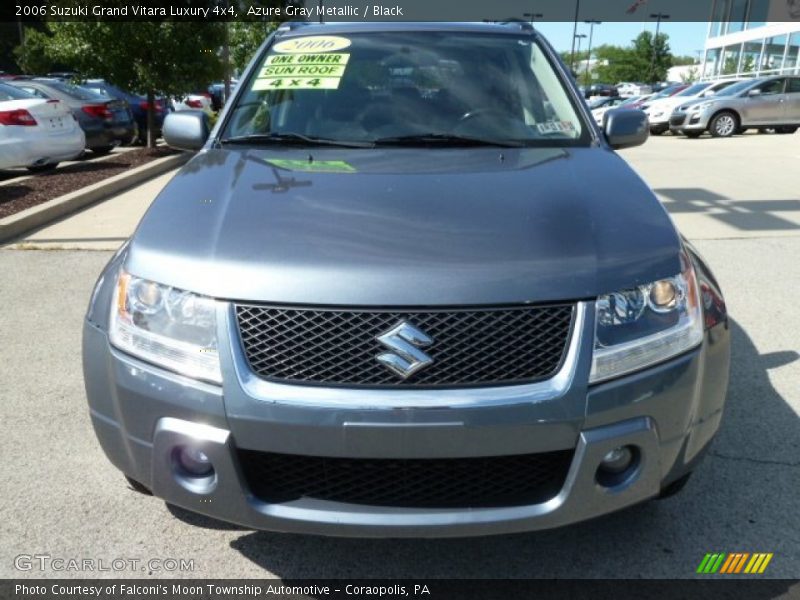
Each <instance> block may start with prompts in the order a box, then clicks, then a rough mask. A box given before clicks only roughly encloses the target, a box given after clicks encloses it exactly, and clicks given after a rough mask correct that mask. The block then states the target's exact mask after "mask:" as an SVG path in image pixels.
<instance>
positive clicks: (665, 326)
mask: <svg viewBox="0 0 800 600" xmlns="http://www.w3.org/2000/svg"><path fill="white" fill-rule="evenodd" d="M681 261H682V265H683V268H682V269H681V271H682V272H681V273H680V274H679V275H676V276H675V277H670V278H669V279H662V280H660V281H656V282H654V283H650V284H648V285H642V286H639V287H637V288H634V289H630V290H623V291H621V292H615V293H613V294H606V295H604V296H600V297H599V298H598V299H597V303H596V305H595V312H596V320H595V341H594V352H593V354H592V370H591V373H590V375H589V382H590V383H597V382H598V381H604V380H606V379H611V378H612V377H618V376H620V375H623V374H625V373H630V372H631V371H636V370H638V369H642V368H644V367H647V366H649V365H653V364H655V363H658V362H662V361H664V360H666V359H668V358H671V357H673V356H677V355H678V354H681V353H683V352H686V351H687V350H690V349H691V348H694V347H695V346H697V345H698V344H700V343H701V342H702V341H703V320H702V314H701V310H702V309H701V307H700V295H699V291H698V286H697V280H696V278H695V274H694V269H693V268H692V266H691V262H690V261H689V259H688V257H687V256H685V255H682V258H681Z"/></svg>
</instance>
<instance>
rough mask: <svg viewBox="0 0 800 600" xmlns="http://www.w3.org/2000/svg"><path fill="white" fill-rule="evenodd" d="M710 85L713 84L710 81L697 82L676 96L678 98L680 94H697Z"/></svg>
mask: <svg viewBox="0 0 800 600" xmlns="http://www.w3.org/2000/svg"><path fill="white" fill-rule="evenodd" d="M710 85H711V84H710V83H696V84H695V85H690V86H689V87H688V88H686V89H685V90H683V91H682V92H678V93H677V94H675V97H676V98H677V97H678V96H696V95H697V94H699V93H700V92H702V91H703V90H704V89H706V88H707V87H708V86H710Z"/></svg>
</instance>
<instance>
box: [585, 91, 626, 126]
mask: <svg viewBox="0 0 800 600" xmlns="http://www.w3.org/2000/svg"><path fill="white" fill-rule="evenodd" d="M629 100H630V98H623V97H621V96H614V97H608V96H598V97H597V98H593V99H590V100H589V109H590V110H591V111H592V117H593V118H594V120H595V123H597V124H598V125H599V126H600V127H602V126H603V115H605V114H606V112H608V110H609V109H611V108H616V107H618V106H620V105H622V104H625V103H626V102H628V101H629Z"/></svg>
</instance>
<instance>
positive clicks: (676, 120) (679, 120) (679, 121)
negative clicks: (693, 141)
mask: <svg viewBox="0 0 800 600" xmlns="http://www.w3.org/2000/svg"><path fill="white" fill-rule="evenodd" d="M685 121H686V115H675V116H673V117H671V118H670V120H669V124H670V125H671V126H673V127H680V126H681V125H683V123H684V122H685Z"/></svg>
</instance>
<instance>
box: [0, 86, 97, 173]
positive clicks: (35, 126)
mask: <svg viewBox="0 0 800 600" xmlns="http://www.w3.org/2000/svg"><path fill="white" fill-rule="evenodd" d="M85 143H86V140H85V138H84V135H83V131H81V128H80V127H78V123H77V122H76V121H75V119H74V117H73V116H72V112H71V111H70V110H69V108H68V107H67V106H66V105H65V104H64V103H62V102H60V101H58V100H45V99H43V98H37V97H36V96H34V95H33V94H30V93H28V92H26V91H24V90H21V89H19V88H16V87H14V86H12V85H8V84H6V83H3V82H0V169H10V168H12V167H27V168H28V170H30V171H34V172H35V171H44V170H47V169H53V168H55V166H56V165H57V164H58V163H59V162H60V161H62V160H70V159H73V158H76V157H77V156H79V155H80V154H81V153H82V152H83V148H84V146H85Z"/></svg>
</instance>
